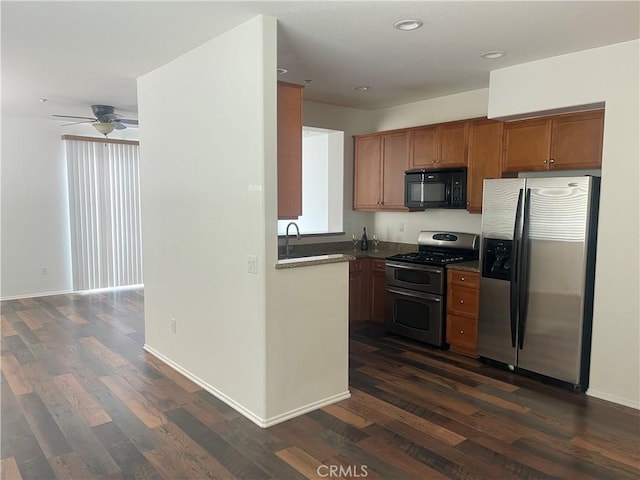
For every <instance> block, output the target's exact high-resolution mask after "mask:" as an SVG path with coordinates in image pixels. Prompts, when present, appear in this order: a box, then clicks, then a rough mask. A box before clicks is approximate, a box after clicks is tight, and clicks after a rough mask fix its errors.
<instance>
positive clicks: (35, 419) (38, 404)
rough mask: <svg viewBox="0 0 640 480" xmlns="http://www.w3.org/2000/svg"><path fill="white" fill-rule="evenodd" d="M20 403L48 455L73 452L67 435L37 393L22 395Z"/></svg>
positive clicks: (32, 429)
mask: <svg viewBox="0 0 640 480" xmlns="http://www.w3.org/2000/svg"><path fill="white" fill-rule="evenodd" d="M18 404H19V405H20V408H21V409H22V413H23V415H24V416H25V419H26V420H27V422H28V423H29V426H30V427H31V431H32V432H33V434H34V435H35V437H36V438H37V440H38V443H39V444H40V448H42V451H43V452H44V454H45V456H46V457H56V456H58V455H64V454H67V453H71V451H72V449H71V446H70V445H69V443H68V442H67V439H66V437H65V436H64V434H63V433H62V431H60V428H59V427H58V424H57V423H56V422H55V420H54V419H53V417H52V416H51V414H50V413H49V411H48V410H47V407H46V405H45V404H44V402H43V401H42V399H41V398H40V397H39V396H38V394H37V393H35V392H32V393H28V394H26V395H21V396H20V397H18Z"/></svg>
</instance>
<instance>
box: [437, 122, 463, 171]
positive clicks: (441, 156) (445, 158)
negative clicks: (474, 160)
mask: <svg viewBox="0 0 640 480" xmlns="http://www.w3.org/2000/svg"><path fill="white" fill-rule="evenodd" d="M436 137H437V140H438V153H437V155H438V158H437V160H436V166H437V167H438V168H449V167H466V166H467V142H468V138H469V123H468V122H456V123H445V124H443V125H439V126H438V127H437V129H436Z"/></svg>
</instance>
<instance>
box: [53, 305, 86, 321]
mask: <svg viewBox="0 0 640 480" xmlns="http://www.w3.org/2000/svg"><path fill="white" fill-rule="evenodd" d="M57 310H58V311H59V312H60V313H61V314H62V315H64V316H65V317H66V318H68V319H69V320H71V321H72V322H73V323H75V324H77V325H84V324H86V323H89V322H88V321H87V320H86V319H85V318H84V317H82V316H80V315H78V314H77V313H76V312H74V311H73V310H71V309H70V308H68V307H58V308H57Z"/></svg>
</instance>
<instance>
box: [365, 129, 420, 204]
mask: <svg viewBox="0 0 640 480" xmlns="http://www.w3.org/2000/svg"><path fill="white" fill-rule="evenodd" d="M408 165H409V132H408V131H406V130H402V131H394V132H388V133H384V134H371V135H360V136H356V137H355V144H354V192H353V208H354V209H355V210H370V211H381V210H391V211H406V210H407V209H406V208H405V207H404V172H405V171H406V170H407V169H408Z"/></svg>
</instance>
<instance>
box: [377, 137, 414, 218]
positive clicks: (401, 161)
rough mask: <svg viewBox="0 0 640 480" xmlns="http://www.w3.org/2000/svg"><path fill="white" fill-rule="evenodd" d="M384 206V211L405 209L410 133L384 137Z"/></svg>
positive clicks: (382, 205)
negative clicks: (405, 181) (405, 174)
mask: <svg viewBox="0 0 640 480" xmlns="http://www.w3.org/2000/svg"><path fill="white" fill-rule="evenodd" d="M382 142H383V143H382V165H383V171H382V204H381V207H382V209H384V210H406V208H405V207H404V172H405V171H406V170H407V169H408V168H409V132H407V131H404V132H397V133H391V134H387V135H383V137H382Z"/></svg>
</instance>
